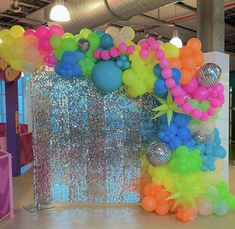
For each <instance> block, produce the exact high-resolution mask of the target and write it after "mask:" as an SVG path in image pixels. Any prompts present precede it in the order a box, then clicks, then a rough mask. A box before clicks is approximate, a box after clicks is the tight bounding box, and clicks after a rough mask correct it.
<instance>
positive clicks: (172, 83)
mask: <svg viewBox="0 0 235 229" xmlns="http://www.w3.org/2000/svg"><path fill="white" fill-rule="evenodd" d="M165 84H166V87H167V88H172V87H174V86H175V80H174V79H172V78H169V79H167V80H166V81H165Z"/></svg>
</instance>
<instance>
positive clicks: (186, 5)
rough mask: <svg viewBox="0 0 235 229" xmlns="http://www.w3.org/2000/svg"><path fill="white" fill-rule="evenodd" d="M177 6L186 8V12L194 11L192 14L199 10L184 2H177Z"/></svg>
mask: <svg viewBox="0 0 235 229" xmlns="http://www.w3.org/2000/svg"><path fill="white" fill-rule="evenodd" d="M176 5H177V6H179V7H181V8H184V9H186V10H189V11H192V12H196V11H197V8H195V7H193V6H191V5H188V4H186V3H184V2H177V3H176Z"/></svg>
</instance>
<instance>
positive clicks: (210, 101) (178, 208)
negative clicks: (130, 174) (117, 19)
mask: <svg viewBox="0 0 235 229" xmlns="http://www.w3.org/2000/svg"><path fill="white" fill-rule="evenodd" d="M134 37H135V32H134V30H133V29H132V28H130V27H127V26H125V27H124V28H122V29H121V30H118V29H117V28H114V27H110V28H108V29H107V30H106V32H103V31H95V32H92V31H91V30H90V29H87V28H84V29H82V30H81V31H80V32H79V34H76V35H73V34H71V33H64V30H63V28H62V27H61V26H60V25H56V24H55V25H52V26H51V27H49V28H48V27H46V26H39V27H38V28H37V29H36V30H32V29H28V30H26V31H25V30H24V29H23V28H22V27H21V26H19V25H15V26H13V27H12V28H10V29H9V30H7V29H3V30H1V31H0V58H2V59H3V60H4V63H5V62H6V63H7V65H10V66H11V68H12V69H14V70H16V71H31V72H33V71H35V70H36V69H38V68H40V67H41V66H43V65H47V66H49V67H54V69H55V72H56V73H57V74H58V75H60V76H61V77H62V78H63V79H65V80H67V79H71V78H74V77H75V78H81V80H86V79H87V78H90V79H91V80H92V81H93V83H94V85H95V86H96V87H97V90H100V91H102V92H104V93H111V92H115V91H117V90H120V89H123V91H124V92H125V93H126V94H127V96H129V97H133V98H136V97H139V96H142V95H144V94H146V93H149V94H152V95H153V96H154V97H155V98H156V100H157V101H158V102H159V103H160V105H159V106H157V107H156V108H154V109H153V118H159V119H160V120H161V125H160V130H159V132H158V133H156V136H157V138H156V142H153V143H152V144H151V145H149V146H148V147H146V148H145V149H144V150H143V155H142V165H143V171H145V172H147V173H148V175H149V177H150V179H151V181H150V182H149V183H146V184H145V185H144V187H143V196H144V198H143V200H142V203H141V205H142V207H143V209H144V210H145V211H147V212H153V211H154V212H155V213H156V214H158V215H166V214H168V213H170V212H171V213H175V215H176V218H177V219H179V220H181V221H182V222H187V221H190V220H193V219H194V218H195V217H196V216H197V215H198V214H201V215H211V214H215V215H219V216H221V215H225V214H226V213H227V211H228V209H234V208H235V197H233V196H232V195H231V193H230V191H229V186H228V184H226V183H225V182H224V181H223V179H222V178H221V175H220V174H221V172H222V170H223V168H224V162H223V158H225V156H226V150H225V149H224V148H223V146H222V145H221V140H220V137H219V131H218V129H216V128H215V118H216V117H217V115H218V113H219V110H220V108H221V107H222V105H223V103H224V101H225V99H224V95H223V92H224V86H223V85H222V84H221V83H219V80H220V77H221V74H222V72H221V69H220V67H219V66H218V65H216V64H214V63H206V64H204V55H203V53H202V51H201V42H200V40H198V39H197V38H192V39H190V40H189V41H188V42H187V44H186V45H185V46H183V47H182V48H180V49H178V48H177V47H175V46H174V45H172V44H170V43H165V44H164V43H163V42H161V41H157V40H156V39H155V38H153V37H148V38H147V39H143V40H141V41H140V42H139V43H138V44H135V43H134V42H133V41H132V40H133V39H134ZM4 66H5V64H4ZM58 77H59V76H58Z"/></svg>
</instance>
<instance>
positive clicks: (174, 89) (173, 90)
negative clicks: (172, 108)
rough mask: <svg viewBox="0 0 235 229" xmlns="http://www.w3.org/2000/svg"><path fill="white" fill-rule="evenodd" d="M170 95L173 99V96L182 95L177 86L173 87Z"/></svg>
mask: <svg viewBox="0 0 235 229" xmlns="http://www.w3.org/2000/svg"><path fill="white" fill-rule="evenodd" d="M171 94H172V95H173V96H174V97H175V96H179V95H182V91H181V87H179V86H174V87H173V88H171Z"/></svg>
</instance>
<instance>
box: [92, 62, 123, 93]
mask: <svg viewBox="0 0 235 229" xmlns="http://www.w3.org/2000/svg"><path fill="white" fill-rule="evenodd" d="M92 80H93V82H94V84H95V86H96V87H97V88H98V89H100V90H102V91H104V92H113V91H116V90H117V89H118V88H119V87H120V86H121V85H122V70H121V69H120V68H118V67H117V66H116V65H115V63H114V61H100V62H99V63H97V64H96V65H95V67H94V69H93V72H92Z"/></svg>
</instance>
